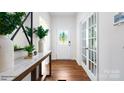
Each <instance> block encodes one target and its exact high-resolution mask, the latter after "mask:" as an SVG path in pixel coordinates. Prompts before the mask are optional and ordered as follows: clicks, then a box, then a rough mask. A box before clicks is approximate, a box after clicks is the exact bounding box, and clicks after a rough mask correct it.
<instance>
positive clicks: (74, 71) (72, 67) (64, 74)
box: [46, 60, 90, 81]
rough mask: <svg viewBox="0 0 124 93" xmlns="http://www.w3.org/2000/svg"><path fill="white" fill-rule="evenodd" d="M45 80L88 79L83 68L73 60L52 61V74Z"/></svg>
mask: <svg viewBox="0 0 124 93" xmlns="http://www.w3.org/2000/svg"><path fill="white" fill-rule="evenodd" d="M46 81H90V79H89V77H88V75H87V74H86V72H85V71H84V69H83V68H82V67H81V66H79V65H78V64H77V63H76V62H75V61H70V60H68V61H65V60H64V61H62V60H56V61H52V76H51V77H47V78H46Z"/></svg>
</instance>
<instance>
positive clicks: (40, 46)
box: [38, 39, 44, 53]
mask: <svg viewBox="0 0 124 93" xmlns="http://www.w3.org/2000/svg"><path fill="white" fill-rule="evenodd" d="M43 44H44V39H40V40H39V43H38V45H39V46H38V52H39V53H42V52H43V50H44V46H43Z"/></svg>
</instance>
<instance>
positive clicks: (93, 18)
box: [88, 13, 97, 76]
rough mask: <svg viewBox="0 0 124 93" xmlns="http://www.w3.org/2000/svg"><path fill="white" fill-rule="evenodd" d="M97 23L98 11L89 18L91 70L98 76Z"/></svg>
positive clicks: (89, 60)
mask: <svg viewBox="0 0 124 93" xmlns="http://www.w3.org/2000/svg"><path fill="white" fill-rule="evenodd" d="M96 32H97V25H96V13H93V14H92V15H91V16H90V17H89V20H88V53H89V58H88V62H89V70H90V71H91V73H92V74H93V75H94V76H96V72H97V71H96V65H97V64H96V48H97V41H96V40H97V35H96Z"/></svg>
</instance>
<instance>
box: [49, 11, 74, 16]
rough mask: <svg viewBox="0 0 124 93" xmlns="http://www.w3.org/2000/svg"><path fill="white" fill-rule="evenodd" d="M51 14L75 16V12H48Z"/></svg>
mask: <svg viewBox="0 0 124 93" xmlns="http://www.w3.org/2000/svg"><path fill="white" fill-rule="evenodd" d="M50 15H51V16H75V15H76V12H50Z"/></svg>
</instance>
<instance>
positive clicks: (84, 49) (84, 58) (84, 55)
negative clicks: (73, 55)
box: [81, 22, 87, 66]
mask: <svg viewBox="0 0 124 93" xmlns="http://www.w3.org/2000/svg"><path fill="white" fill-rule="evenodd" d="M86 23H87V22H84V23H83V24H82V33H81V34H82V61H83V63H84V65H85V66H87V38H86V37H87V35H86V26H87V24H86Z"/></svg>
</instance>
